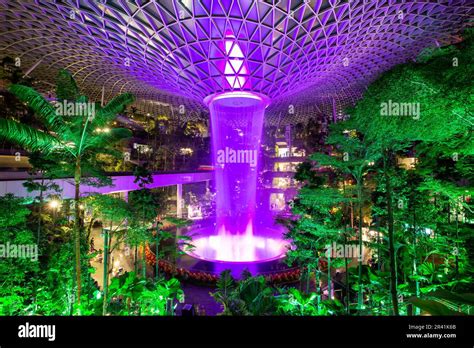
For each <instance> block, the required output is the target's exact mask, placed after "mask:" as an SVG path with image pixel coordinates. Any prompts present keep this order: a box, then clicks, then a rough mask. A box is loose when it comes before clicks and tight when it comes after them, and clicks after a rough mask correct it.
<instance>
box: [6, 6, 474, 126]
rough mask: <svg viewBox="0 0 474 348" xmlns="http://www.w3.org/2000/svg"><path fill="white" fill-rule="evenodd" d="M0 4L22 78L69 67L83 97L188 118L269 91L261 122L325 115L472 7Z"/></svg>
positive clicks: (446, 31)
mask: <svg viewBox="0 0 474 348" xmlns="http://www.w3.org/2000/svg"><path fill="white" fill-rule="evenodd" d="M0 8H1V11H2V14H3V15H4V18H2V33H1V34H0V55H1V56H6V55H8V56H12V57H19V58H21V61H22V64H23V65H24V66H25V67H26V69H25V70H27V69H29V68H30V67H32V66H34V65H35V64H36V63H37V62H38V61H39V60H40V59H41V62H40V64H39V65H38V66H37V67H36V68H35V69H34V70H33V71H32V72H31V75H32V76H34V77H37V78H40V79H41V80H42V81H44V84H43V85H42V87H43V88H44V89H45V90H47V89H50V88H51V85H50V83H52V82H54V81H52V80H53V78H54V73H51V71H52V70H57V69H59V68H67V69H69V70H71V71H72V72H73V73H74V75H75V77H76V79H77V81H78V83H79V85H80V86H81V87H82V88H83V89H84V90H85V91H86V93H88V94H89V95H90V96H91V97H92V98H96V99H99V98H100V95H101V93H102V90H104V91H105V99H109V98H111V97H112V96H114V95H116V94H117V93H119V92H125V91H130V92H132V93H134V94H136V95H137V97H138V98H139V101H138V105H139V107H141V108H142V109H146V110H148V112H154V110H155V111H156V110H157V109H159V108H161V107H162V105H163V103H164V104H166V105H169V106H171V107H172V106H174V107H176V108H177V107H178V106H179V105H187V106H189V107H188V108H187V110H188V112H187V113H186V114H187V115H186V116H189V110H190V109H194V110H198V111H200V110H204V109H205V106H204V104H203V103H202V100H203V98H204V97H206V96H208V95H210V94H213V93H217V92H228V91H232V90H241V89H242V90H247V91H253V92H258V93H261V94H264V95H267V96H268V97H269V98H271V100H272V105H271V106H270V107H269V109H268V110H267V117H266V118H267V119H268V121H270V122H272V121H273V122H276V121H277V120H280V119H283V120H284V122H296V121H298V120H302V119H305V118H307V117H308V116H310V115H319V116H321V115H323V116H327V114H330V110H331V109H332V105H331V103H332V100H333V99H334V100H335V101H336V103H337V105H338V106H344V105H347V104H350V103H353V102H354V101H355V100H356V99H357V98H359V97H360V96H361V93H362V92H363V90H364V88H365V87H366V86H367V84H368V83H370V81H372V80H373V79H374V78H376V77H377V76H378V75H379V74H380V73H381V72H383V71H385V70H387V69H390V68H391V67H392V66H394V65H395V64H399V63H402V62H405V61H407V60H409V59H412V58H414V57H416V56H417V54H418V53H419V52H420V51H421V50H422V49H423V48H425V47H427V46H434V45H436V42H438V43H439V44H446V43H451V42H455V41H457V40H459V37H458V36H457V35H458V33H459V32H460V31H461V30H462V28H463V27H465V26H466V25H468V21H469V18H471V17H472V13H473V5H472V1H469V0H452V1H448V0H432V1H410V0H406V1H394V0H379V1H377V0H373V1H363V0H353V1H338V0H332V1H322V0H311V1H289V0H283V1H257V0H255V1H251V0H245V1H237V0H208V1H197V0H160V1H157V0H151V1H144V0H136V1H119V0H115V1H113V0H107V1H82V0H74V1H73V0H64V1H53V0H36V1H2V2H1V3H0ZM224 42H225V44H224ZM242 56H243V57H242ZM223 61H227V63H228V64H226V65H227V67H226V66H224V67H222V62H223ZM234 72H235V75H234ZM223 80H224V81H223ZM223 82H226V83H223ZM156 101H160V104H157V103H156ZM289 104H292V105H294V107H295V110H296V112H295V113H294V114H291V113H288V105H289Z"/></svg>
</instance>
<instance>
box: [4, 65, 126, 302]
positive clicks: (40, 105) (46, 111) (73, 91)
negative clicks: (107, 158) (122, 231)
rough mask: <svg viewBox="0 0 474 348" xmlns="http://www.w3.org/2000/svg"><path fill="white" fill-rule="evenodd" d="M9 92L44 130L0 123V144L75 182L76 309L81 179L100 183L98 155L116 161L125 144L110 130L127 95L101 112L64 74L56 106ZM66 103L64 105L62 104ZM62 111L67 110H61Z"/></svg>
mask: <svg viewBox="0 0 474 348" xmlns="http://www.w3.org/2000/svg"><path fill="white" fill-rule="evenodd" d="M9 91H10V92H11V93H13V94H14V95H15V96H16V97H17V98H18V99H20V100H21V101H22V102H24V103H25V104H26V105H27V106H29V107H30V108H31V109H32V110H33V111H34V112H35V117H36V118H37V119H38V120H39V121H40V122H41V123H42V124H43V126H44V129H42V130H40V129H36V128H33V127H31V126H28V125H26V124H21V123H19V122H16V121H14V120H7V119H0V138H4V139H5V140H7V141H10V142H11V143H14V144H16V145H17V146H20V147H22V148H23V149H25V150H27V151H31V152H32V151H39V152H41V153H43V154H44V155H45V156H47V157H50V158H54V159H56V160H57V161H58V162H57V163H58V172H62V174H63V175H64V176H67V175H70V176H73V177H74V186H75V194H74V203H75V206H74V211H75V221H74V245H75V247H74V248H75V262H76V283H77V290H76V294H77V299H76V301H77V304H78V305H80V301H81V252H80V248H81V229H82V223H81V221H82V220H81V211H80V197H81V180H83V179H84V177H86V176H88V177H95V178H97V177H98V178H100V177H101V176H102V178H104V177H105V176H104V175H103V172H102V171H101V170H100V162H98V160H97V155H99V154H107V155H112V156H117V155H118V151H116V150H115V149H114V148H113V146H114V145H116V144H117V143H119V142H120V141H121V140H123V139H126V138H129V137H130V136H131V132H130V130H128V129H125V128H109V127H110V124H111V122H112V121H113V120H114V119H115V118H116V116H117V114H118V113H120V112H122V111H123V110H124V108H125V107H126V106H127V105H128V104H130V103H131V102H133V101H134V96H133V95H131V94H129V93H125V94H121V95H118V96H117V97H115V98H113V99H112V100H111V101H110V102H109V103H108V104H107V105H105V106H104V107H102V106H99V105H96V104H95V103H89V102H88V99H87V97H86V96H83V95H80V94H79V89H78V88H77V85H76V83H75V81H74V79H73V77H72V76H71V74H70V73H69V72H68V71H66V70H61V71H60V72H59V74H58V79H57V87H56V97H57V104H56V105H53V104H52V103H50V102H48V101H47V100H46V99H45V98H44V97H43V96H42V95H41V94H40V93H39V92H37V91H36V90H34V89H33V88H30V87H26V86H23V85H16V84H14V85H11V86H10V87H9ZM60 103H62V104H63V105H68V110H67V111H68V112H64V110H62V111H63V112H59V111H60V110H61V108H60V107H59V104H60ZM66 103H67V104H66ZM64 109H65V108H64Z"/></svg>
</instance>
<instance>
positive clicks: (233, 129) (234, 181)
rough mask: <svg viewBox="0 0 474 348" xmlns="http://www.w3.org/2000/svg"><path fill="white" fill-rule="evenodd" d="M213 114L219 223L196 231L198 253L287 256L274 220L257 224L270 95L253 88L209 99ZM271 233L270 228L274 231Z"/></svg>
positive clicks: (226, 257) (216, 257)
mask: <svg viewBox="0 0 474 348" xmlns="http://www.w3.org/2000/svg"><path fill="white" fill-rule="evenodd" d="M206 102H207V104H208V105H209V109H210V113H211V127H212V158H213V165H214V168H215V185H216V224H215V227H214V228H213V229H211V231H210V230H209V229H203V230H200V231H199V230H198V231H196V232H197V233H198V234H199V235H200V236H199V237H197V238H194V239H193V244H194V245H195V250H194V251H193V255H194V256H197V257H199V258H203V259H206V260H213V261H229V262H252V261H260V260H268V259H272V258H276V257H279V256H281V255H282V253H283V250H284V242H283V241H282V240H281V239H280V238H273V237H277V236H271V232H272V230H271V228H270V227H271V224H270V223H268V224H265V225H262V224H261V223H257V221H256V215H257V202H256V193H257V191H256V190H257V177H258V172H259V170H258V169H259V167H258V165H259V161H258V158H259V155H260V145H261V135H262V129H263V119H264V114H265V108H266V106H267V105H268V99H267V98H266V97H264V96H260V95H257V94H254V93H249V92H228V93H222V94H217V95H213V96H210V97H208V98H206ZM269 232H270V233H269Z"/></svg>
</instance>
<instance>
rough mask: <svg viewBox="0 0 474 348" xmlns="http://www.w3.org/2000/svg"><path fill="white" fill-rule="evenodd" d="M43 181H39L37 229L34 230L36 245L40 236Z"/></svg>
mask: <svg viewBox="0 0 474 348" xmlns="http://www.w3.org/2000/svg"><path fill="white" fill-rule="evenodd" d="M43 189H44V179H41V186H40V195H39V206H38V227H37V230H36V239H37V241H36V244H37V245H38V246H39V244H40V235H41V213H42V212H43V192H44V190H43Z"/></svg>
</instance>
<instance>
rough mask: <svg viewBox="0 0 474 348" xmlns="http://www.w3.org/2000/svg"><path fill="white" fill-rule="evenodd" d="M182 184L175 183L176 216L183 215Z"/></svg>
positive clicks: (180, 216)
mask: <svg viewBox="0 0 474 348" xmlns="http://www.w3.org/2000/svg"><path fill="white" fill-rule="evenodd" d="M182 200H183V184H177V185H176V217H178V218H182V217H183V204H182Z"/></svg>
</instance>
